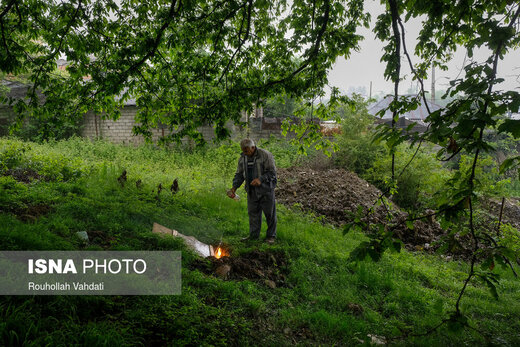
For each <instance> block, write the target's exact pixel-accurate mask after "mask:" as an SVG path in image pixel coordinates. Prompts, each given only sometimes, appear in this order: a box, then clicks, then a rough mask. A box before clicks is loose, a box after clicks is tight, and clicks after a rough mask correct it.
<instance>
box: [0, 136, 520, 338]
mask: <svg viewBox="0 0 520 347" xmlns="http://www.w3.org/2000/svg"><path fill="white" fill-rule="evenodd" d="M266 146H267V148H269V149H270V150H272V151H273V153H274V154H275V157H276V158H277V164H278V166H280V167H284V166H290V165H292V164H293V163H295V162H297V161H298V160H300V159H299V158H297V157H296V154H295V153H296V151H295V149H294V148H292V147H290V146H288V145H286V144H283V143H280V142H276V141H270V142H269V143H268V144H266ZM22 148H25V150H23V149H22ZM238 153H239V146H238V145H237V144H236V143H229V144H225V145H222V146H220V147H214V148H213V147H211V148H206V149H200V150H182V149H180V148H174V149H170V150H162V149H156V148H153V147H151V146H142V147H137V148H134V147H123V146H115V145H111V144H108V143H104V142H90V141H86V140H81V139H71V140H68V141H63V142H53V143H48V144H36V143H30V144H26V143H22V142H20V141H18V140H14V139H10V140H8V139H0V160H2V163H4V164H5V165H3V166H0V170H4V172H5V170H7V169H8V168H14V167H19V168H20V167H23V168H33V169H34V170H36V171H38V172H39V173H40V174H42V175H43V176H45V178H46V179H45V180H35V181H33V182H31V183H29V184H25V183H20V182H16V181H14V180H13V179H12V178H10V177H0V208H1V211H2V212H1V213H0V247H1V249H4V250H58V249H59V250H85V249H92V250H95V249H112V250H181V251H182V252H183V269H182V271H183V277H182V280H183V282H182V294H181V295H177V296H159V297H156V296H91V297H90V296H50V297H44V296H33V297H28V296H4V297H0V345H28V346H30V345H35V346H40V345H46V344H47V345H58V346H60V345H63V346H68V345H89V346H114V345H121V346H125V345H128V346H133V345H153V344H155V345H229V344H231V345H272V346H278V345H289V344H293V343H295V342H296V343H301V344H318V345H359V344H366V345H370V338H369V337H368V335H369V334H370V335H376V336H386V337H391V336H399V335H402V334H403V333H405V332H414V333H416V334H420V333H423V332H425V331H427V330H428V329H429V328H431V327H433V326H435V325H437V324H438V323H439V322H440V321H441V320H442V319H444V318H447V317H448V314H449V312H450V311H451V310H453V306H454V303H455V300H456V298H457V295H458V293H459V291H460V288H461V286H462V283H463V281H464V279H465V277H466V272H467V270H468V265H467V264H466V263H463V262H457V261H455V262H447V261H444V260H443V259H441V258H440V257H437V256H431V255H424V254H412V253H409V252H406V251H403V252H402V253H399V254H393V253H387V254H385V255H384V256H383V259H382V260H381V261H380V262H378V263H373V262H369V261H366V262H359V263H351V262H349V260H348V257H349V252H350V251H351V250H352V249H354V248H355V247H356V246H357V245H358V244H359V243H360V242H361V241H362V240H364V239H365V238H364V236H363V235H362V234H359V233H350V234H348V235H347V236H343V234H342V231H341V230H340V229H336V228H333V227H331V226H328V225H323V224H321V223H319V222H317V221H316V218H314V217H313V216H309V215H305V214H303V213H301V212H298V211H293V210H290V209H288V208H286V207H284V206H282V205H278V216H279V224H278V225H279V229H278V236H279V238H278V242H277V244H275V245H274V246H267V245H265V244H261V243H253V244H246V245H244V244H241V243H240V242H239V239H240V238H241V237H243V236H245V235H247V230H248V221H247V212H246V201H245V199H242V200H241V201H239V202H236V201H234V200H231V199H228V198H227V197H226V196H225V189H226V188H228V187H229V186H230V184H231V180H232V177H233V173H234V171H235V169H236V161H237V159H238ZM278 158H279V159H280V160H278ZM123 169H126V170H127V172H128V182H127V184H126V185H125V187H124V188H122V187H121V186H120V185H119V184H118V182H117V177H118V176H119V175H120V174H121V172H122V170H123ZM174 178H178V179H179V185H180V189H181V190H180V192H179V193H178V194H176V195H172V194H170V192H169V190H168V188H169V185H170V184H171V182H172V181H173V179H174ZM138 179H141V180H142V182H143V187H142V188H141V189H138V188H137V187H136V186H135V182H136V181H137V180H138ZM159 183H162V185H163V186H165V188H166V190H165V191H163V192H162V193H161V197H160V199H159V200H157V199H155V197H156V191H157V190H156V187H157V185H158V184H159ZM239 194H240V195H241V196H243V197H244V198H245V193H244V192H243V190H241V191H240V192H239ZM38 204H45V205H47V206H49V210H48V211H47V212H46V213H44V214H42V215H39V216H37V218H36V219H35V220H33V219H29V220H26V221H22V220H20V218H19V217H17V215H20V213H22V212H24V211H25V212H26V211H30V208H31V206H35V205H38ZM153 222H157V223H160V224H162V225H165V226H167V227H171V228H174V229H177V230H179V231H181V232H182V233H184V234H187V235H193V236H195V237H197V238H199V239H200V240H202V241H204V242H217V241H219V240H220V239H222V240H223V241H224V242H226V243H228V244H230V245H231V246H232V247H233V254H235V255H236V254H240V253H244V252H247V251H250V250H252V249H255V248H259V249H261V250H263V249H273V250H277V251H280V252H282V253H284V254H286V256H287V258H288V259H289V274H288V277H287V286H286V287H280V288H275V289H270V288H268V287H267V286H265V285H263V284H262V283H257V282H254V281H222V280H220V279H217V278H215V277H212V276H207V275H204V274H202V273H201V272H199V271H198V270H192V267H190V264H192V262H193V261H194V260H195V259H196V256H195V255H194V254H192V253H190V251H189V250H187V249H186V248H185V247H184V245H183V244H182V243H181V242H179V240H176V239H173V238H160V237H157V236H156V235H154V234H152V233H151V229H152V224H153ZM84 230H87V231H94V230H95V231H100V232H102V233H104V234H105V235H106V244H102V243H100V242H97V241H96V240H93V241H94V242H93V243H92V244H91V245H89V246H85V245H84V244H82V243H81V241H80V240H79V238H78V237H77V236H76V234H75V233H76V232H78V231H84ZM263 232H265V223H264V230H263ZM495 271H497V272H498V273H499V274H500V275H501V282H500V285H499V295H500V298H499V300H498V301H497V300H494V299H493V297H492V295H491V294H490V293H489V291H488V289H487V288H486V287H485V286H484V285H481V284H479V283H475V284H474V285H471V286H470V287H469V288H468V291H467V294H466V295H465V296H464V298H463V300H462V304H461V305H462V306H461V308H462V310H463V312H464V313H465V314H466V315H467V316H468V317H469V321H470V324H471V325H472V326H473V327H475V328H476V329H478V330H480V331H481V333H482V334H479V333H477V332H475V331H474V330H471V329H467V328H466V329H464V330H459V331H452V330H450V329H449V327H448V326H447V325H445V326H442V327H440V328H439V329H437V330H436V331H434V332H433V333H431V334H430V335H428V336H424V337H412V336H410V337H408V338H406V339H398V340H395V341H394V342H393V343H394V344H397V345H401V344H402V345H422V346H431V345H458V344H464V345H483V344H486V343H488V342H490V343H492V344H498V345H511V346H514V345H518V344H520V321H519V320H518V317H520V290H519V289H520V283H519V281H518V279H516V278H514V277H513V275H512V274H511V273H510V271H507V270H504V269H498V268H497V269H495ZM352 304H357V305H360V306H361V307H362V312H354V311H353V310H352V309H351V306H352ZM483 336H485V337H483ZM486 339H489V340H486Z"/></svg>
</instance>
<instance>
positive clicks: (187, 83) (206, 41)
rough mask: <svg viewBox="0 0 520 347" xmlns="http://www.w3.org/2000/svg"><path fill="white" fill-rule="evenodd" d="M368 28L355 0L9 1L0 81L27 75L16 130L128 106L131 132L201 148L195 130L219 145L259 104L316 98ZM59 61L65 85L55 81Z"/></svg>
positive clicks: (3, 11)
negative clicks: (28, 120)
mask: <svg viewBox="0 0 520 347" xmlns="http://www.w3.org/2000/svg"><path fill="white" fill-rule="evenodd" d="M368 18H369V16H368V14H366V13H363V1H362V0H355V1H351V2H349V3H345V2H343V1H339V0H316V1H314V0H313V1H311V0H297V1H291V2H288V1H285V0H282V1H276V2H270V1H265V0H258V1H253V0H243V1H235V0H224V1H222V0H214V1H206V0H170V1H166V0H159V1H156V0H154V1H133V0H123V1H114V0H71V1H57V0H54V1H53V0H27V1H17V0H8V1H3V2H2V7H1V8H0V46H1V50H0V71H1V72H4V73H12V74H20V73H27V72H28V73H30V80H31V81H32V83H33V86H32V89H31V91H30V93H29V100H28V101H29V102H28V103H26V102H21V101H20V102H17V103H16V111H17V112H18V114H19V119H18V123H19V124H21V122H22V120H23V118H24V117H26V116H28V115H29V116H34V117H37V118H40V119H42V120H44V121H48V122H57V123H58V126H59V125H60V122H61V121H62V120H71V119H73V118H78V117H81V116H82V115H83V114H84V113H85V112H86V111H88V110H93V111H94V112H97V113H103V114H105V115H106V117H109V118H113V119H117V118H118V117H119V111H118V109H119V107H120V106H121V105H122V103H123V102H124V101H125V100H127V99H129V98H135V99H136V102H137V106H138V107H139V112H138V114H137V119H136V121H137V122H139V125H137V126H136V127H135V129H134V130H135V133H137V134H142V135H144V136H145V137H147V138H150V137H151V131H150V129H151V128H152V127H154V126H156V125H157V124H158V123H159V122H160V123H162V124H165V125H167V126H168V128H169V129H170V130H171V131H172V133H171V134H169V135H168V136H166V137H165V138H163V139H162V141H165V142H168V141H174V140H179V139H181V138H183V137H184V136H190V137H192V138H193V139H195V140H196V141H198V142H203V141H204V140H203V138H202V135H201V134H200V133H198V132H197V127H198V126H200V125H203V124H213V125H214V126H215V132H216V135H218V137H220V138H223V137H226V136H227V135H228V133H227V129H226V128H225V127H224V125H225V123H226V121H228V120H231V121H233V122H239V120H240V111H243V110H245V111H250V109H251V108H252V106H253V105H254V104H255V103H258V102H259V101H260V100H265V99H267V98H269V97H271V96H274V95H277V94H280V93H285V94H287V95H288V96H290V97H292V96H299V97H302V96H303V97H308V96H310V95H315V94H316V91H317V90H320V89H321V88H322V86H323V85H324V84H325V83H326V82H327V77H326V76H327V69H329V68H331V66H332V64H333V62H334V61H335V59H336V57H337V56H340V55H345V54H348V53H349V52H350V51H351V50H352V49H354V48H356V47H357V44H358V42H359V40H360V39H361V37H360V36H359V35H357V34H356V30H357V28H358V27H359V26H360V25H367V21H368ZM62 56H63V57H66V59H67V60H68V61H69V66H68V75H66V76H64V75H57V74H55V73H54V70H55V66H56V60H57V59H58V58H60V57H62ZM38 89H40V90H42V92H43V93H44V95H45V100H44V102H43V103H42V102H39V100H38V97H37V95H36V90H38ZM53 114H59V115H60V117H53V116H52V115H53Z"/></svg>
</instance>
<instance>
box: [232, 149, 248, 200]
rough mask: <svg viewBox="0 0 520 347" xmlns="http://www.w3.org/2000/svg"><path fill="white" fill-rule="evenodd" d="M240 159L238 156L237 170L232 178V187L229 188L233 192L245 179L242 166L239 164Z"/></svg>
mask: <svg viewBox="0 0 520 347" xmlns="http://www.w3.org/2000/svg"><path fill="white" fill-rule="evenodd" d="M241 159H242V157H240V158H239V159H238V166H237V171H236V172H235V177H234V178H233V188H231V190H232V191H233V193H235V191H236V190H237V189H238V188H239V187H240V186H241V185H242V183H244V180H245V178H244V173H243V171H242V167H241V165H240V161H241Z"/></svg>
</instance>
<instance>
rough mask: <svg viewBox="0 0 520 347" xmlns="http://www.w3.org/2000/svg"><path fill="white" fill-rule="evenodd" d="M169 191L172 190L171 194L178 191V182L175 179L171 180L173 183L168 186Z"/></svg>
mask: <svg viewBox="0 0 520 347" xmlns="http://www.w3.org/2000/svg"><path fill="white" fill-rule="evenodd" d="M170 191H171V192H172V194H175V193H177V192H178V191H179V182H177V179H174V180H173V183H172V185H171V187H170Z"/></svg>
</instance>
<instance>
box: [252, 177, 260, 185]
mask: <svg viewBox="0 0 520 347" xmlns="http://www.w3.org/2000/svg"><path fill="white" fill-rule="evenodd" d="M261 184H262V182H261V181H260V179H259V178H255V179H254V180H252V181H251V185H252V186H255V187H258V186H259V185H261Z"/></svg>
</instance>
